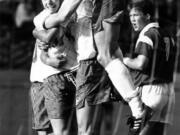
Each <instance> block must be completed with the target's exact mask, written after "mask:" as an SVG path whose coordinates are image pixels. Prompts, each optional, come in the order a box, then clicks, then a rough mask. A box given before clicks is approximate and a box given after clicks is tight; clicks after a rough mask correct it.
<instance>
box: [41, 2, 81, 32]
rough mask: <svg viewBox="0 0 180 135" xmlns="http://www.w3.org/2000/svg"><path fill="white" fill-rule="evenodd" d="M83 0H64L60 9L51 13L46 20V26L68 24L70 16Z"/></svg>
mask: <svg viewBox="0 0 180 135" xmlns="http://www.w3.org/2000/svg"><path fill="white" fill-rule="evenodd" d="M81 1H82V0H64V1H63V3H62V5H61V7H60V9H59V11H58V12H57V13H54V14H52V15H50V16H49V17H48V18H47V19H46V20H45V24H44V26H45V28H47V29H49V28H53V27H55V26H59V25H62V26H66V23H67V21H68V20H69V17H71V15H72V14H73V13H74V12H75V10H76V9H77V7H78V6H79V4H80V3H81Z"/></svg>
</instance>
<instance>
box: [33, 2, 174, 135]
mask: <svg viewBox="0 0 180 135" xmlns="http://www.w3.org/2000/svg"><path fill="white" fill-rule="evenodd" d="M42 5H43V7H44V9H43V10H42V11H41V12H40V13H39V14H38V15H36V16H35V18H34V21H33V22H34V26H35V28H34V30H33V36H34V37H35V38H36V43H35V47H34V54H33V60H32V66H31V73H30V81H31V83H32V85H31V89H30V93H31V94H30V96H31V102H32V109H33V129H35V130H36V131H37V133H38V135H48V134H51V133H53V135H100V127H101V124H100V123H101V122H102V119H99V118H100V117H101V116H102V114H101V111H97V110H98V109H97V108H99V107H101V106H102V105H103V104H104V103H107V102H109V103H110V102H121V101H122V102H126V104H127V105H128V106H129V107H130V109H131V116H130V117H129V118H128V120H127V123H128V125H129V131H128V135H164V133H165V129H166V127H167V126H169V125H170V124H172V121H173V111H174V104H175V93H174V86H173V73H174V65H175V64H174V63H175V57H176V56H175V53H176V46H175V42H174V39H173V38H172V37H171V36H170V35H169V34H168V32H166V31H164V30H163V29H162V28H161V26H160V25H159V24H158V22H157V21H155V18H154V15H155V7H154V3H153V2H152V1H151V0H131V1H130V0H129V1H128V0H42ZM126 9H127V11H128V13H129V20H130V22H131V25H132V28H133V30H134V33H136V38H135V39H134V41H135V42H134V48H133V51H132V52H131V55H130V57H127V56H126V57H124V56H123V53H122V51H121V46H120V43H119V37H120V36H121V35H122V34H123V33H121V32H120V30H121V29H122V28H121V24H122V23H123V18H124V12H125V11H126ZM129 38H130V39H129V40H131V37H129ZM164 67H166V68H164Z"/></svg>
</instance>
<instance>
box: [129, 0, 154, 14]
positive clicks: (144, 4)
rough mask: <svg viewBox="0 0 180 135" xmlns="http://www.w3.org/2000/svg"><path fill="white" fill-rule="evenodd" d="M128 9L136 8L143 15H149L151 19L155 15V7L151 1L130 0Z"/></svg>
mask: <svg viewBox="0 0 180 135" xmlns="http://www.w3.org/2000/svg"><path fill="white" fill-rule="evenodd" d="M128 8H129V9H132V8H136V9H137V10H139V11H141V12H142V13H143V14H145V15H146V14H150V16H151V17H154V14H155V5H154V3H153V2H152V0H132V1H131V2H130V3H129V6H128Z"/></svg>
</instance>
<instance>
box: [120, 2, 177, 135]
mask: <svg viewBox="0 0 180 135" xmlns="http://www.w3.org/2000/svg"><path fill="white" fill-rule="evenodd" d="M129 8H130V13H129V16H130V21H131V24H132V27H133V29H134V31H136V32H138V33H139V35H138V38H137V41H136V43H135V48H134V52H133V55H132V58H129V57H126V58H124V60H123V61H124V63H125V64H126V65H127V66H128V67H129V68H130V70H131V71H132V76H133V78H134V82H135V86H137V88H136V89H137V90H138V91H140V93H141V99H142V101H143V102H144V104H145V105H146V106H148V107H150V108H151V109H152V112H153V113H152V118H151V119H150V121H149V122H147V124H146V125H145V128H144V129H143V130H142V131H141V132H140V134H141V135H164V131H165V127H166V126H168V125H169V124H171V123H172V116H173V110H174V103H175V93H174V87H173V72H174V64H175V52H176V47H175V45H174V40H173V39H172V38H171V37H170V36H169V35H168V33H167V32H165V31H163V30H162V29H161V28H160V26H159V24H158V23H157V22H155V21H154V12H155V8H154V4H153V3H152V2H151V1H148V0H144V1H135V2H132V3H131V4H130V5H129ZM150 117H151V116H150ZM134 123H136V125H137V126H138V125H140V123H138V121H134V122H132V123H130V124H131V125H130V131H129V132H130V134H131V133H132V132H134V131H135V130H136V126H135V124H134Z"/></svg>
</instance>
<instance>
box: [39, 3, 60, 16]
mask: <svg viewBox="0 0 180 135" xmlns="http://www.w3.org/2000/svg"><path fill="white" fill-rule="evenodd" d="M60 3H61V0H42V4H43V6H44V8H45V9H48V10H49V11H50V12H51V13H54V12H57V11H58V9H59V7H60Z"/></svg>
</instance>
